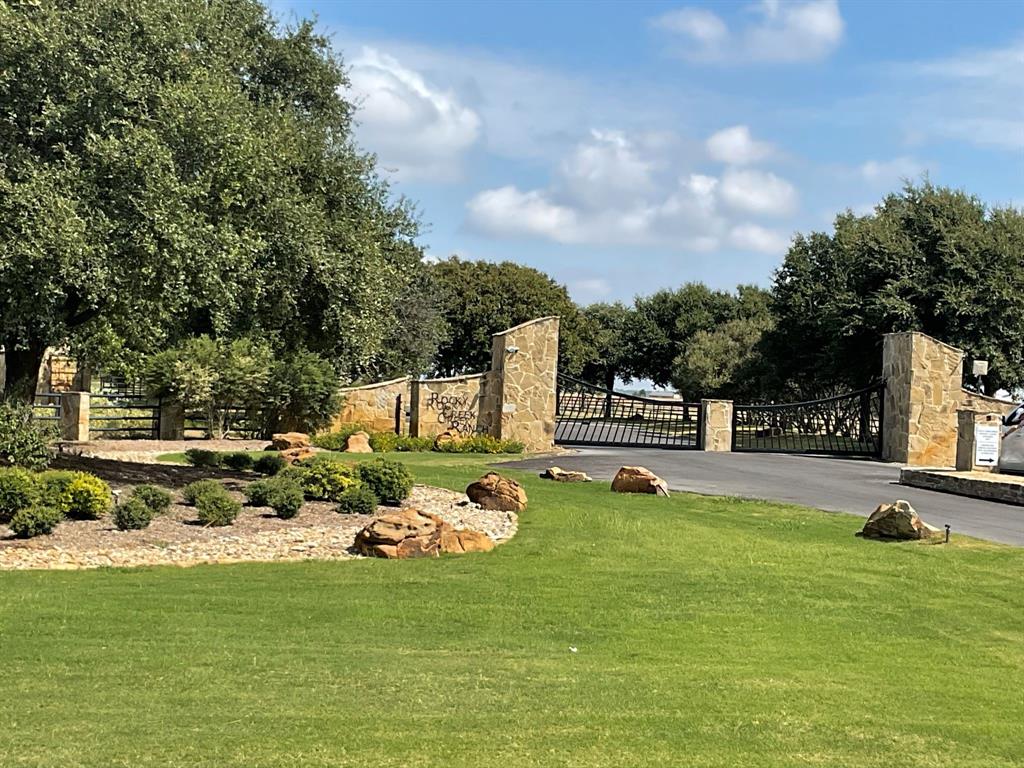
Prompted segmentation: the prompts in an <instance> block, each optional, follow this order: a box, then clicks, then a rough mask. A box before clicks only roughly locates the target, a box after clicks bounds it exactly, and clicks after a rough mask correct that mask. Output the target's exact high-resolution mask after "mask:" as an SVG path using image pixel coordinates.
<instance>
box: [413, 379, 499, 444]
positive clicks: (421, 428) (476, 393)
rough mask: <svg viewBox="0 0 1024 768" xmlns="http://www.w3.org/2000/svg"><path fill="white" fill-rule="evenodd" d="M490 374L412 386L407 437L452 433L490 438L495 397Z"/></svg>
mask: <svg viewBox="0 0 1024 768" xmlns="http://www.w3.org/2000/svg"><path fill="white" fill-rule="evenodd" d="M492 381H493V375H492V374H491V373H490V372H487V373H476V374H472V375H469V376H454V377H452V378H447V379H420V380H418V381H413V382H411V395H410V398H411V400H410V402H411V407H410V412H409V434H411V435H413V436H414V437H433V436H434V435H439V434H441V433H442V432H446V431H449V430H451V431H454V432H458V433H459V434H461V435H473V434H488V435H489V434H491V433H492V431H493V429H494V411H495V393H494V387H493V385H492V383H491V382H492Z"/></svg>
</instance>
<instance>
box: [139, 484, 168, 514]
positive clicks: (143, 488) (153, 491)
mask: <svg viewBox="0 0 1024 768" xmlns="http://www.w3.org/2000/svg"><path fill="white" fill-rule="evenodd" d="M132 498H133V499H138V500H139V501H141V502H142V503H143V504H145V505H146V506H147V507H149V508H150V510H152V512H153V514H154V515H164V514H167V510H169V509H170V508H171V494H170V493H168V492H167V491H165V490H164V489H163V488H158V487H157V486H155V485H139V486H136V488H135V490H134V491H132Z"/></svg>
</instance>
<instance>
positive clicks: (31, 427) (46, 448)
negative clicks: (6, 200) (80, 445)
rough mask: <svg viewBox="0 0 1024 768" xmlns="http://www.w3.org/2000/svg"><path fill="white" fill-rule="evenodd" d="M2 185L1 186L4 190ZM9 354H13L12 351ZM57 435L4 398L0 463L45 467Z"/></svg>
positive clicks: (22, 407) (0, 289) (0, 410)
mask: <svg viewBox="0 0 1024 768" xmlns="http://www.w3.org/2000/svg"><path fill="white" fill-rule="evenodd" d="M0 156H2V153H0ZM2 189H3V187H2V186H0V190H2ZM2 264H3V256H2V250H0V275H2V274H3V267H2ZM2 292H3V287H2V285H0V293H2ZM2 308H3V303H2V301H0V310H2ZM0 314H2V312H0ZM0 323H2V321H0ZM7 354H8V357H9V356H10V353H9V352H8V353H7ZM56 439H57V430H56V428H54V427H50V426H44V425H43V424H42V423H40V422H38V421H35V420H34V419H33V418H32V409H31V408H30V407H29V406H27V405H23V404H21V403H15V402H12V401H4V400H2V399H0V465H3V464H13V465H15V466H18V467H25V468H27V469H45V468H46V465H47V464H49V463H50V457H51V455H52V451H51V449H50V445H51V443H53V441H54V440H56Z"/></svg>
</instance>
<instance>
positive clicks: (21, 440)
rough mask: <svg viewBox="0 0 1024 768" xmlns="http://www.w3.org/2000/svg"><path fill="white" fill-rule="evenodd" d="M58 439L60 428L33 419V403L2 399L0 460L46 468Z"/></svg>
mask: <svg viewBox="0 0 1024 768" xmlns="http://www.w3.org/2000/svg"><path fill="white" fill-rule="evenodd" d="M56 439H57V430H56V428H55V427H53V426H50V425H47V424H44V423H41V422H38V421H35V420H33V418H32V408H31V407H30V406H28V405H22V404H21V403H13V402H0V463H7V464H13V465H14V466H16V467H25V468H26V469H45V468H46V465H47V464H49V463H50V457H51V455H52V454H51V449H50V444H51V443H52V442H53V441H54V440H56Z"/></svg>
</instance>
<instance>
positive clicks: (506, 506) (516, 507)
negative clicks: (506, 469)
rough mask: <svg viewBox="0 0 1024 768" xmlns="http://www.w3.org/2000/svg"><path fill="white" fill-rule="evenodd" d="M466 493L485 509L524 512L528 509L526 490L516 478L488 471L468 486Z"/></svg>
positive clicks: (471, 499)
mask: <svg viewBox="0 0 1024 768" xmlns="http://www.w3.org/2000/svg"><path fill="white" fill-rule="evenodd" d="M466 495H467V496H469V500H470V501H472V502H473V503H474V504H479V505H480V506H481V507H482V508H483V509H498V510H503V511H506V512H522V511H523V510H524V509H526V491H525V490H524V489H523V486H521V485H520V484H519V483H517V482H516V481H515V480H511V479H509V478H507V477H502V476H501V475H499V474H498V473H497V472H488V473H487V474H486V475H484V476H483V477H481V478H480V479H479V480H477V481H476V482H475V483H471V484H470V486H469V487H468V488H466Z"/></svg>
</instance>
